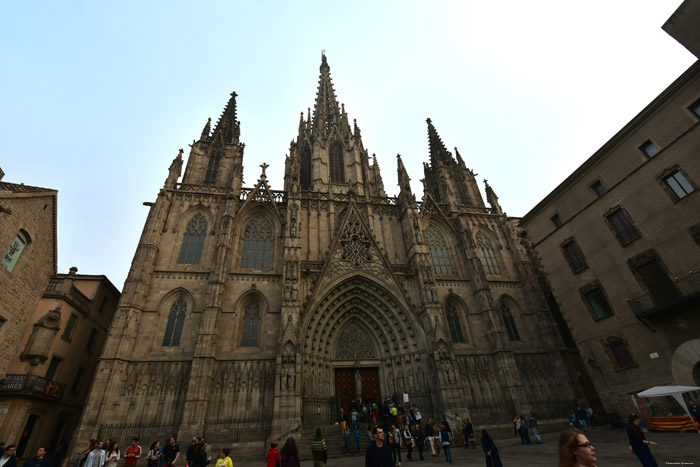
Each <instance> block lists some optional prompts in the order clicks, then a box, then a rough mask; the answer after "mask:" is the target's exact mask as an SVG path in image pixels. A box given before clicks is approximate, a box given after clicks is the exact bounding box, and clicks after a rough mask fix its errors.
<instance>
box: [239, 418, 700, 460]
mask: <svg viewBox="0 0 700 467" xmlns="http://www.w3.org/2000/svg"><path fill="white" fill-rule="evenodd" d="M587 436H588V438H589V439H590V440H591V442H592V443H593V446H594V447H595V451H596V456H597V458H598V466H599V467H611V466H615V467H626V466H630V467H632V466H634V467H639V466H640V465H641V464H640V462H639V460H638V459H637V457H636V456H635V455H634V454H632V453H631V452H629V449H628V443H627V433H626V431H625V430H623V429H612V428H609V427H603V428H597V429H593V430H591V431H590V432H589V433H587ZM647 438H648V439H649V440H651V441H656V442H657V443H659V446H658V447H656V448H654V447H652V452H653V453H654V456H655V457H656V461H657V462H658V464H659V467H662V466H666V465H696V466H700V434H698V433H697V432H684V433H659V432H653V433H647ZM533 439H534V438H533ZM542 440H543V442H544V443H543V444H533V445H532V446H527V445H523V444H521V443H520V438H517V439H516V438H508V439H497V440H496V445H497V446H498V450H499V452H500V454H501V460H502V461H503V465H504V466H505V467H509V466H518V467H522V466H543V467H545V466H556V465H557V461H558V457H557V442H558V441H559V433H545V434H544V435H542ZM308 444H309V443H306V442H302V443H300V445H301V446H302V449H303V450H304V451H308V452H301V453H300V454H301V456H302V459H303V460H302V463H301V465H302V467H313V461H311V460H310V459H307V457H309V455H310V452H311V448H310V446H308ZM364 448H365V443H364V440H363V445H362V449H361V452H360V456H359V457H354V456H348V457H339V458H333V459H329V460H328V463H327V464H326V465H327V466H328V467H360V466H364ZM402 456H403V462H402V465H401V467H429V466H430V467H435V466H444V465H445V458H444V457H439V458H438V457H431V456H430V454H428V455H427V456H426V457H425V461H420V460H416V459H418V455H417V453H416V452H414V456H413V459H414V460H413V461H412V462H411V461H408V460H406V458H405V451H404V452H403V453H402ZM232 457H233V460H234V467H261V465H263V463H264V460H263V459H261V460H260V461H259V462H256V461H240V462H238V461H236V459H235V454H234V455H233V456H232ZM452 458H453V463H454V464H457V465H462V466H464V465H470V466H471V465H474V466H482V465H486V464H485V460H484V453H483V450H482V449H481V446H480V445H479V444H477V446H476V449H475V450H474V449H471V448H470V449H468V450H467V449H465V448H464V447H455V448H453V449H452Z"/></svg>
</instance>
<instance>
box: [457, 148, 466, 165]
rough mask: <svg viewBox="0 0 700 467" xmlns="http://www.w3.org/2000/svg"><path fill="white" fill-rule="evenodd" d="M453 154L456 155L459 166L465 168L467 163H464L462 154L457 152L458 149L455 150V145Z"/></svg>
mask: <svg viewBox="0 0 700 467" xmlns="http://www.w3.org/2000/svg"><path fill="white" fill-rule="evenodd" d="M455 156H457V163H458V164H459V166H460V167H462V168H463V169H466V168H467V164H465V163H464V160H463V159H462V156H461V155H460V154H459V151H458V150H457V146H455Z"/></svg>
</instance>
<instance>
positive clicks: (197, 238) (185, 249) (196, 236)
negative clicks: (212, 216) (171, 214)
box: [177, 213, 208, 264]
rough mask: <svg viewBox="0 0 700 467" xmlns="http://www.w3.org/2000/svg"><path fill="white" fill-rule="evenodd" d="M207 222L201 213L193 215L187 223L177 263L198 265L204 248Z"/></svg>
mask: <svg viewBox="0 0 700 467" xmlns="http://www.w3.org/2000/svg"><path fill="white" fill-rule="evenodd" d="M207 225H208V224H207V220H206V219H205V218H204V215H203V214H201V213H197V214H195V215H194V216H193V217H192V219H190V221H189V222H188V223H187V228H186V229H185V237H184V238H183V240H182V248H181V249H180V257H179V258H178V260H177V262H178V263H180V264H199V260H200V259H201V258H202V249H203V248H204V239H205V238H206V236H207Z"/></svg>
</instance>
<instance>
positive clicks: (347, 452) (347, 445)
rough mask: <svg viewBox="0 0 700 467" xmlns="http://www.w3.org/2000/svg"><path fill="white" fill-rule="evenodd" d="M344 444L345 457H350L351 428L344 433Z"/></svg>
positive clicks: (347, 428)
mask: <svg viewBox="0 0 700 467" xmlns="http://www.w3.org/2000/svg"><path fill="white" fill-rule="evenodd" d="M343 444H344V445H345V455H346V456H349V455H350V428H349V427H346V428H345V432H344V433H343Z"/></svg>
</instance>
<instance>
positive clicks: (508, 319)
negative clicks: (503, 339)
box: [501, 301, 520, 341]
mask: <svg viewBox="0 0 700 467" xmlns="http://www.w3.org/2000/svg"><path fill="white" fill-rule="evenodd" d="M501 317H502V318H503V324H505V326H506V332H507V333H508V339H510V340H512V341H519V340H520V333H518V326H517V325H516V324H515V318H514V317H513V311H512V310H511V309H510V305H508V303H506V302H505V301H503V302H501Z"/></svg>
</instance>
